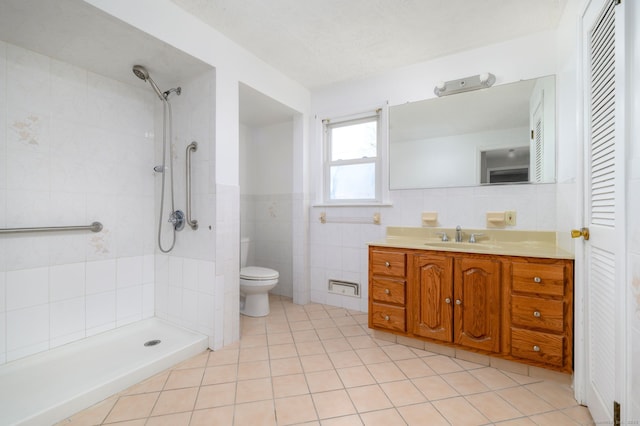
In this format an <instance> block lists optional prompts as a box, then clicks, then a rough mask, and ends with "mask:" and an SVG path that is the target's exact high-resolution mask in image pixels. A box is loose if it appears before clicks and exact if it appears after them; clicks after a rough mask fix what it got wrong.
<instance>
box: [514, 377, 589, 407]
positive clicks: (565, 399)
mask: <svg viewBox="0 0 640 426" xmlns="http://www.w3.org/2000/svg"><path fill="white" fill-rule="evenodd" d="M525 388H527V389H529V390H530V391H531V392H533V393H535V394H536V395H538V396H539V397H540V398H542V399H544V400H545V401H546V402H548V403H549V404H551V405H552V406H553V407H554V408H558V409H563V408H569V407H574V406H576V405H578V402H577V401H576V400H575V399H574V398H573V389H571V387H570V386H568V385H563V384H559V383H554V382H551V381H546V382H540V383H532V384H530V385H525Z"/></svg>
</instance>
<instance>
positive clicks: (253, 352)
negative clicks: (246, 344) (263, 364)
mask: <svg viewBox="0 0 640 426" xmlns="http://www.w3.org/2000/svg"><path fill="white" fill-rule="evenodd" d="M266 359H269V349H268V348H267V347H266V346H256V347H254V348H242V349H240V357H239V359H238V362H239V363H240V364H242V363H243V362H251V361H264V360H266Z"/></svg>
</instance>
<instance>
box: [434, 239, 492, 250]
mask: <svg viewBox="0 0 640 426" xmlns="http://www.w3.org/2000/svg"><path fill="white" fill-rule="evenodd" d="M425 245H426V246H429V247H434V248H448V249H460V250H493V249H496V248H499V247H500V246H499V245H496V244H491V243H485V242H483V241H478V242H477V243H469V242H461V243H456V242H455V241H434V242H429V243H425Z"/></svg>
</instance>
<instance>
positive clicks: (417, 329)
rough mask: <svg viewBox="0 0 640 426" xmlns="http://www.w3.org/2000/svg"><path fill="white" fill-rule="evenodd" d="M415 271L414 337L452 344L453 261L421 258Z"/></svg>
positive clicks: (415, 263) (417, 257)
mask: <svg viewBox="0 0 640 426" xmlns="http://www.w3.org/2000/svg"><path fill="white" fill-rule="evenodd" d="M413 268H414V275H413V277H414V280H415V281H416V282H414V283H413V285H412V286H411V287H412V288H413V291H414V293H413V294H414V296H413V333H414V334H416V335H419V336H424V337H429V338H431V339H437V340H444V341H445V342H451V341H453V326H452V325H453V324H452V320H453V316H452V315H453V309H452V304H451V302H452V299H453V294H452V293H453V258H452V257H449V256H437V255H419V256H415V257H414V264H413Z"/></svg>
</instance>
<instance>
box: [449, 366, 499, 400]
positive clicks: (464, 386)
mask: <svg viewBox="0 0 640 426" xmlns="http://www.w3.org/2000/svg"><path fill="white" fill-rule="evenodd" d="M440 377H442V378H443V379H444V380H445V381H446V382H447V383H449V386H451V387H452V388H454V389H455V390H456V392H458V393H459V394H460V395H470V394H474V393H481V392H486V391H488V390H489V388H487V387H486V386H485V385H483V384H482V383H481V382H480V381H479V380H478V379H476V378H475V377H474V376H472V375H471V374H469V373H468V372H467V371H459V372H457V373H449V374H443V375H442V376H440Z"/></svg>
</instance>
